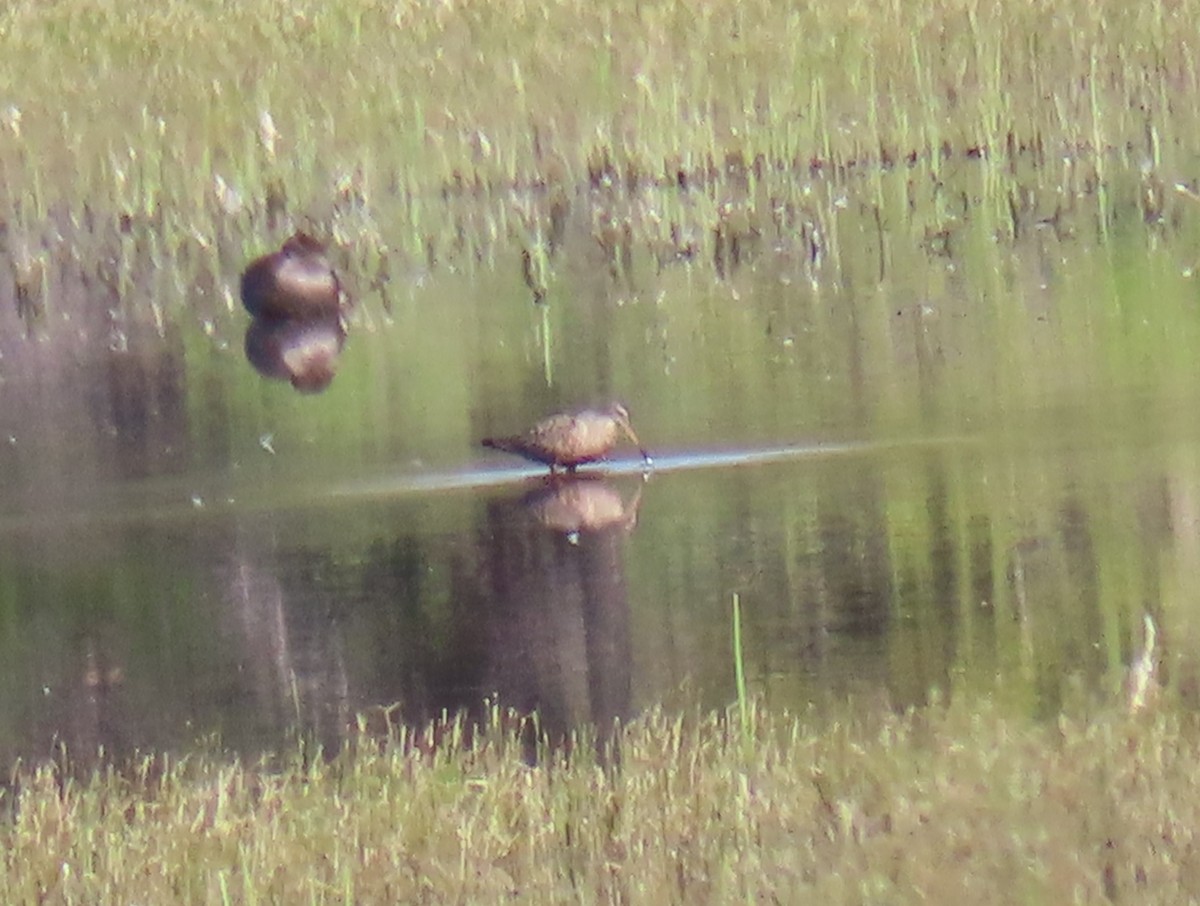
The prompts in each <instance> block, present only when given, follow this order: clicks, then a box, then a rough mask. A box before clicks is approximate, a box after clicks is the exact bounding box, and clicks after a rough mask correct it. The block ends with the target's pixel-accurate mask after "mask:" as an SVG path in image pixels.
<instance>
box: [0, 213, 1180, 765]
mask: <svg viewBox="0 0 1200 906" xmlns="http://www.w3.org/2000/svg"><path fill="white" fill-rule="evenodd" d="M852 226H853V224H852V223H849V224H848V225H847V227H846V230H847V233H848V234H849V233H850V232H851V227H852ZM872 229H873V228H872ZM984 232H985V234H986V231H984ZM869 235H870V233H869V231H868V230H867V228H866V227H863V236H864V237H867V236H869ZM966 238H967V239H968V240H971V242H966V243H964V244H965V245H966V246H967V247H968V249H969V248H971V247H974V248H976V251H975V252H974V253H972V252H970V251H966V252H963V253H962V254H960V255H957V256H954V257H948V256H945V255H941V254H938V255H928V254H919V253H918V250H919V249H920V248H921V243H920V241H919V239H917V238H914V237H905V236H904V235H903V234H900V235H898V236H896V237H893V238H892V240H891V241H892V242H893V243H894V245H893V247H892V249H891V252H890V253H889V254H890V255H891V256H892V257H891V258H889V260H892V261H894V262H895V263H893V264H892V265H890V266H889V267H888V268H886V269H885V270H884V272H883V273H882V274H880V273H879V262H880V260H881V258H880V254H879V252H878V249H872V248H870V247H866V246H864V248H863V249H862V250H861V256H859V257H855V256H853V255H851V254H849V253H846V254H845V255H844V257H843V260H842V261H841V262H840V263H839V264H838V265H837V268H836V271H835V272H833V273H832V274H829V275H824V276H821V275H818V276H820V277H821V279H816V278H815V277H814V275H813V274H812V272H811V271H812V262H811V261H809V262H807V263H805V262H799V261H797V260H796V259H795V258H794V257H792V256H791V255H790V254H789V253H788V251H787V250H786V249H781V248H772V247H771V246H769V244H764V245H763V246H762V247H761V248H760V249H759V250H758V253H757V256H756V257H755V258H753V259H752V260H748V261H746V262H744V263H741V264H740V265H739V267H738V268H734V269H732V272H723V273H722V275H721V277H720V278H717V277H715V276H714V275H713V273H712V272H711V270H709V269H707V268H705V267H703V266H701V265H698V264H694V263H688V262H681V263H680V264H679V265H678V266H675V267H672V268H668V269H666V270H660V269H656V268H654V267H653V266H651V264H650V263H649V261H646V262H642V261H641V259H640V258H637V257H636V256H635V257H634V258H633V263H627V264H626V265H625V268H624V269H623V270H622V271H620V272H614V271H612V270H608V269H605V268H604V267H593V266H591V264H594V262H592V263H589V261H588V254H589V253H588V251H587V245H586V242H583V241H581V242H580V243H578V246H577V249H578V250H577V251H576V252H575V253H572V252H571V246H570V244H569V243H568V244H567V246H566V249H567V250H566V251H565V252H564V253H563V255H564V257H563V259H562V261H561V262H560V264H559V268H560V271H559V272H560V275H561V277H560V281H559V283H557V284H556V285H555V286H554V287H552V289H551V291H550V293H549V295H548V299H547V301H546V303H545V304H534V303H532V302H531V301H530V299H529V297H528V292H527V290H526V289H525V288H524V286H523V285H522V284H521V281H520V276H519V268H518V267H517V266H516V264H515V263H514V262H515V261H516V260H517V252H515V251H514V253H513V257H512V258H511V259H509V258H505V257H503V256H499V260H498V261H497V262H496V263H495V264H494V265H493V264H489V265H481V266H480V267H478V268H475V269H473V270H470V271H469V272H468V271H464V270H455V269H453V268H450V269H447V270H446V271H444V272H441V273H433V274H428V275H422V277H421V279H420V280H417V279H414V280H413V281H412V282H411V286H410V287H409V291H408V296H407V297H406V298H405V299H402V300H400V301H399V302H393V304H392V307H391V310H390V312H385V311H384V310H383V309H382V308H381V307H380V306H379V305H378V304H377V302H375V301H373V300H371V299H365V300H364V301H363V303H362V306H361V308H360V310H359V312H358V313H356V316H355V318H353V319H352V320H351V323H350V330H349V336H348V338H347V340H346V343H345V349H344V350H343V353H342V360H341V361H340V363H339V369H338V373H337V376H336V378H335V379H334V380H333V382H332V384H331V385H330V386H329V388H328V389H327V390H325V392H323V393H321V394H319V395H301V394H297V393H296V392H294V391H293V390H292V388H291V387H289V386H288V384H287V383H286V382H279V381H270V380H267V379H265V378H264V377H262V376H261V375H260V374H259V373H257V372H256V371H255V370H254V369H252V368H251V367H250V366H249V364H247V362H246V360H245V358H244V357H243V355H242V339H243V335H244V331H245V330H246V329H247V325H248V318H247V317H246V316H245V315H244V313H242V312H241V311H240V310H234V311H227V312H225V313H224V314H223V315H221V316H219V317H215V318H214V317H212V316H211V314H209V313H206V314H205V315H204V316H203V317H199V316H197V317H190V316H180V317H176V318H173V319H169V320H168V323H167V325H166V327H165V328H164V329H163V330H159V329H157V328H155V329H150V328H148V327H146V326H144V325H141V324H140V322H138V321H137V319H132V318H131V319H122V318H120V317H118V314H115V313H114V311H113V310H112V309H111V308H106V307H105V306H104V305H97V304H93V303H94V299H91V297H89V295H88V293H87V292H86V291H85V287H83V286H82V285H76V284H72V282H71V279H70V277H69V275H63V276H61V278H60V280H59V282H58V283H57V284H53V283H52V284H51V288H52V290H53V289H55V287H56V286H57V291H58V292H59V293H61V294H62V299H63V301H62V304H60V305H58V306H57V307H55V306H51V308H50V313H49V315H48V316H47V318H46V319H45V321H44V322H43V323H40V324H39V325H37V328H36V330H35V331H33V332H32V333H27V332H26V330H25V329H24V328H25V325H24V324H22V323H21V322H19V321H18V320H17V318H16V316H15V314H14V311H15V306H14V305H12V304H10V303H11V301H12V300H11V299H8V298H5V297H4V296H2V295H0V320H2V321H3V322H4V323H3V328H4V334H3V335H4V340H3V349H0V352H2V353H3V358H2V359H0V376H2V379H3V383H2V384H0V399H2V400H3V407H2V409H0V432H2V433H0V440H3V441H4V443H3V444H0V506H2V507H3V509H2V510H0V757H3V758H11V757H14V756H17V755H44V754H48V753H50V752H51V751H53V747H54V745H55V744H56V743H65V744H66V745H67V747H68V749H69V750H71V751H74V752H76V753H86V752H89V751H94V750H95V749H96V747H97V746H103V747H104V748H105V750H106V751H107V752H109V753H113V754H118V755H119V754H122V753H128V752H131V751H133V750H136V749H145V748H147V747H167V748H172V749H187V748H189V747H191V746H193V745H195V744H197V742H198V741H205V740H207V741H211V740H217V741H219V743H220V744H221V745H226V746H229V747H231V748H234V749H237V750H241V751H246V752H255V751H260V750H264V749H270V748H275V747H278V746H280V745H284V744H286V740H287V739H288V738H289V737H290V735H291V734H292V733H293V732H295V731H296V730H297V729H299V730H300V731H302V732H304V733H310V734H312V735H314V736H316V737H317V738H318V739H320V740H322V741H323V742H324V743H326V744H327V745H329V746H330V747H336V746H337V745H338V744H339V742H340V741H341V740H342V739H343V738H344V737H345V735H346V733H347V732H348V731H349V730H350V729H351V728H352V727H353V726H354V724H355V720H356V715H359V714H361V713H365V714H367V715H368V717H369V718H370V715H372V714H375V715H378V714H379V709H380V708H382V707H386V706H391V705H393V704H394V705H396V708H395V710H394V711H393V712H392V715H393V719H404V720H411V721H422V720H425V719H428V718H430V717H434V716H436V715H438V714H440V713H441V712H443V711H456V710H460V709H465V710H467V711H472V710H476V709H478V708H479V707H480V706H481V703H482V702H483V700H484V699H485V698H487V697H489V696H498V697H499V699H500V701H501V702H503V703H505V704H508V705H511V706H515V707H518V708H522V709H528V708H537V709H539V711H540V712H541V714H542V717H543V720H544V722H545V725H546V726H547V727H549V728H550V729H551V730H552V731H566V730H568V729H570V728H571V727H574V726H578V725H580V724H581V723H584V722H600V723H606V722H609V721H611V720H613V719H616V718H621V719H627V718H630V717H633V716H636V715H637V714H638V713H639V712H640V711H642V710H643V709H645V708H647V707H650V706H652V705H655V704H659V703H666V705H667V706H668V707H690V706H693V705H694V704H696V703H698V704H700V705H702V706H706V707H708V706H715V707H721V706H724V705H726V704H728V703H729V702H730V701H731V700H732V698H733V695H734V675H733V671H734V658H733V653H732V648H731V638H732V624H731V619H732V607H731V602H732V600H733V596H734V595H735V594H736V595H737V596H738V598H739V600H740V602H741V611H742V619H743V626H742V638H743V644H744V646H745V656H746V665H747V670H748V679H749V682H750V686H751V689H752V690H753V691H754V692H755V693H757V694H760V695H762V696H763V697H764V698H765V699H766V701H767V702H768V703H770V704H772V705H774V706H779V707H788V708H792V709H802V708H805V707H808V706H810V705H814V704H815V705H816V706H817V707H821V708H834V709H836V708H838V707H844V706H845V703H846V702H848V701H852V700H855V699H860V698H866V699H868V700H871V701H876V700H880V701H885V702H889V703H891V704H893V705H895V706H905V705H909V704H916V703H920V702H922V701H925V700H926V699H927V698H928V696H929V695H930V694H931V691H932V690H935V689H936V690H940V691H941V692H942V693H943V694H948V695H961V696H971V695H985V694H986V695H990V696H993V697H999V698H1001V699H1002V700H1005V701H1008V702H1010V703H1011V705H1012V706H1013V707H1014V708H1018V709H1021V710H1023V711H1026V712H1031V713H1036V714H1053V713H1055V712H1056V711H1057V710H1058V709H1060V708H1062V707H1065V706H1068V705H1069V704H1070V703H1071V702H1072V701H1079V700H1085V701H1086V700H1092V699H1095V698H1104V697H1110V696H1115V695H1119V694H1120V687H1121V682H1122V679H1123V677H1124V672H1125V668H1126V666H1127V664H1128V663H1129V662H1130V661H1132V660H1133V659H1134V658H1135V657H1136V656H1137V655H1138V653H1139V652H1140V650H1141V648H1142V646H1143V644H1144V639H1143V626H1144V621H1145V617H1146V616H1147V615H1150V616H1151V617H1152V619H1153V620H1154V622H1155V625H1156V626H1157V628H1158V631H1159V645H1160V646H1161V648H1160V651H1161V657H1162V659H1163V663H1164V674H1163V675H1164V676H1166V677H1167V678H1169V680H1170V682H1171V683H1172V685H1173V687H1174V688H1175V689H1177V690H1178V691H1179V693H1180V694H1181V696H1182V697H1183V698H1184V699H1185V700H1188V701H1190V700H1193V699H1195V698H1197V697H1198V693H1197V690H1196V688H1195V683H1196V680H1197V678H1198V677H1200V671H1198V670H1197V668H1196V661H1195V659H1194V657H1193V656H1192V654H1191V652H1193V651H1195V650H1197V647H1196V645H1195V644H1194V643H1195V642H1196V641H1198V640H1200V638H1198V637H1200V620H1198V619H1197V616H1196V614H1197V607H1196V602H1197V601H1200V529H1198V525H1197V514H1198V512H1200V507H1198V506H1197V503H1198V501H1200V444H1198V441H1200V431H1197V429H1196V427H1195V425H1196V419H1195V417H1194V413H1195V412H1196V411H1197V404H1198V403H1200V393H1198V392H1197V389H1196V388H1197V387H1198V386H1200V384H1198V383H1197V378H1198V377H1200V375H1198V374H1197V368H1196V366H1195V365H1194V364H1193V361H1194V359H1195V356H1194V354H1193V352H1192V351H1193V350H1194V349H1195V348H1197V347H1196V346H1195V341H1196V340H1197V337H1198V336H1200V308H1198V306H1197V299H1196V298H1195V293H1194V287H1193V286H1192V284H1191V281H1190V277H1189V276H1188V273H1187V269H1186V268H1185V267H1184V266H1183V264H1184V261H1183V258H1184V257H1185V256H1184V254H1183V253H1182V252H1178V253H1177V252H1176V251H1174V250H1173V248H1172V247H1169V246H1167V247H1158V246H1155V247H1148V245H1147V242H1146V240H1145V237H1143V236H1142V235H1140V234H1136V235H1133V236H1129V237H1125V238H1121V237H1119V236H1118V237H1115V238H1113V239H1112V240H1111V242H1110V243H1108V244H1104V243H1100V242H1098V241H1097V242H1092V243H1089V242H1086V241H1083V240H1081V239H1079V238H1069V239H1066V240H1063V239H1060V238H1059V237H1055V236H1035V237H1033V238H1032V239H1028V240H1026V241H1024V242H1022V243H1016V244H1012V243H1010V244H1008V245H1005V246H1001V245H999V244H998V243H996V242H994V241H993V240H992V239H991V238H990V236H989V235H983V236H982V237H981V236H972V235H968V236H967V237H966ZM863 241H864V243H866V242H867V241H868V240H867V239H866V238H864V240H863ZM906 242H908V243H910V245H911V248H912V249H913V254H912V256H906V255H901V254H900V253H899V252H898V251H897V250H896V249H897V248H902V247H903V246H904V243H906ZM979 249H982V251H979ZM901 259H906V260H903V261H901ZM723 271H725V269H723ZM227 279H228V283H229V285H230V286H236V280H237V271H236V268H231V269H230V272H229V273H228V275H227ZM69 298H74V299H75V302H74V306H75V307H72V305H71V304H68V302H67V301H66V300H67V299H69ZM201 301H202V300H201ZM185 304H187V303H185ZM196 308H197V309H200V310H204V311H205V312H211V306H206V305H204V304H201V303H200V302H197V303H196ZM185 310H186V311H191V309H186V308H185ZM118 339H119V341H118ZM612 398H621V399H624V400H625V401H626V402H628V404H629V407H630V410H631V412H632V414H633V422H634V425H635V426H636V427H637V430H638V432H639V434H641V436H642V439H643V441H645V442H646V444H647V445H648V446H649V447H650V448H651V450H652V452H653V453H654V457H655V464H656V468H655V469H654V471H653V473H652V474H650V475H649V476H647V477H644V476H643V475H642V472H641V464H640V461H639V460H638V459H637V457H636V454H634V453H631V451H623V452H622V453H620V454H619V455H618V456H617V457H616V458H615V460H614V462H613V463H611V464H610V467H609V468H607V469H605V470H603V474H598V473H597V472H592V473H589V474H587V475H581V476H579V477H577V478H575V479H573V480H561V481H557V482H551V481H549V480H547V479H546V478H545V477H544V475H543V474H542V472H540V471H539V470H538V469H535V468H529V467H527V466H526V465H525V464H523V463H521V462H520V461H517V460H514V459H512V458H510V457H506V456H505V455H503V454H493V453H491V452H490V451H484V450H481V449H479V448H478V447H477V446H476V442H477V440H478V438H479V437H482V436H484V435H487V434H493V433H497V432H504V431H509V432H511V431H515V430H517V429H519V428H521V427H524V426H525V425H527V424H529V423H531V422H532V421H533V420H534V419H536V418H537V417H539V416H540V415H543V414H545V413H546V412H548V411H552V410H554V409H556V408H559V407H566V406H569V405H574V404H578V403H589V402H597V401H601V402H602V401H604V400H606V399H612Z"/></svg>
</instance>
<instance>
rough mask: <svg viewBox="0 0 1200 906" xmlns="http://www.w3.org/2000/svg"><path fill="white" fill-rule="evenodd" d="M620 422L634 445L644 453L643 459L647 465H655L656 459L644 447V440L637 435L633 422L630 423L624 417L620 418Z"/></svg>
mask: <svg viewBox="0 0 1200 906" xmlns="http://www.w3.org/2000/svg"><path fill="white" fill-rule="evenodd" d="M620 423H621V430H622V431H624V432H625V433H626V435H628V437H629V439H630V440H631V441H633V445H634V446H635V447H637V448H638V452H639V453H641V454H642V461H643V462H644V463H646V464H647V465H653V464H654V460H653V459H651V458H650V453H649V451H648V450H647V449H646V448H645V447H643V446H642V442H641V441H640V440H638V436H637V434H635V433H634V431H633V426H632V425H631V424H629V420H628V419H624V418H623V419H621V420H620Z"/></svg>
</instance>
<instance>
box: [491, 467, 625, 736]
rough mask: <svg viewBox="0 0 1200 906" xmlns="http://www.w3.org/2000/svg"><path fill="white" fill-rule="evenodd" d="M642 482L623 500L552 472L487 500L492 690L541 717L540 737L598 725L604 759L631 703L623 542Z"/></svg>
mask: <svg viewBox="0 0 1200 906" xmlns="http://www.w3.org/2000/svg"><path fill="white" fill-rule="evenodd" d="M644 485H645V480H644V479H643V480H642V481H640V482H639V484H638V488H637V490H636V491H635V492H634V493H633V494H632V495H628V494H626V495H623V494H622V493H621V491H620V490H619V489H618V487H617V486H616V485H615V484H614V483H612V482H611V481H609V480H607V479H605V478H603V477H600V476H592V475H588V476H583V475H569V476H552V477H547V478H545V479H543V480H540V481H538V482H536V483H535V485H534V486H533V487H532V488H530V489H527V490H526V491H525V492H524V493H523V494H521V495H520V496H519V497H515V498H511V497H510V498H505V499H498V500H493V501H492V502H491V503H490V504H489V506H488V519H487V525H486V534H485V536H484V537H485V538H486V546H485V550H486V555H485V558H486V559H485V569H484V571H483V573H484V577H485V579H484V581H485V582H486V585H487V589H486V594H485V600H486V601H487V617H486V625H487V626H488V631H487V632H488V636H489V642H488V645H487V649H488V665H487V671H486V672H487V674H488V676H487V677H486V679H485V682H486V684H487V688H488V689H489V690H494V691H495V692H497V693H498V694H499V700H500V702H502V703H504V704H505V705H507V706H510V707H513V708H516V709H517V710H518V711H520V712H524V713H532V712H537V714H538V725H539V727H540V733H541V741H542V742H548V743H550V744H551V745H565V744H567V741H568V740H569V739H570V738H571V734H572V732H573V731H575V730H579V729H582V728H589V727H590V728H591V729H592V731H593V732H594V733H595V738H596V741H597V747H598V750H599V754H600V755H601V757H602V758H606V759H607V758H612V757H615V751H614V749H613V748H612V746H613V743H614V739H615V737H614V736H613V733H614V730H616V729H617V728H618V727H619V726H620V724H621V723H623V722H624V721H625V720H627V719H628V717H629V715H630V712H631V709H632V694H631V689H632V662H633V651H632V643H631V637H630V627H629V589H628V586H627V582H626V578H625V544H624V541H625V539H626V538H627V537H629V535H630V532H631V531H632V529H633V528H634V526H635V525H636V524H637V519H638V513H639V510H640V507H641V502H642V491H643V488H644ZM536 742H537V740H527V745H528V746H529V752H530V754H531V757H532V752H533V751H534V746H535V743H536Z"/></svg>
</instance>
